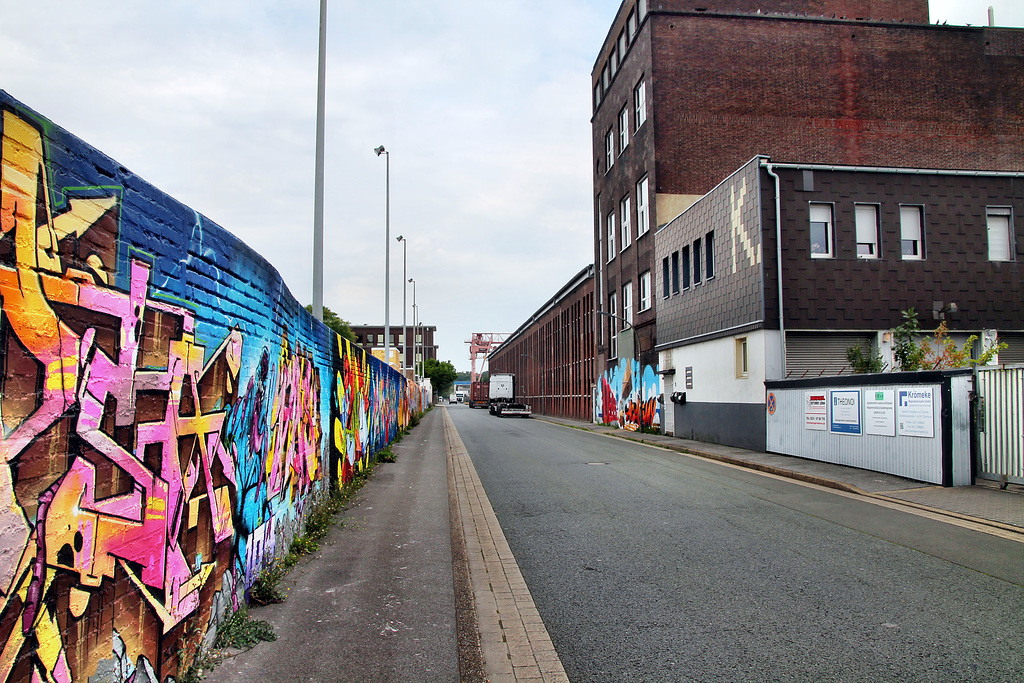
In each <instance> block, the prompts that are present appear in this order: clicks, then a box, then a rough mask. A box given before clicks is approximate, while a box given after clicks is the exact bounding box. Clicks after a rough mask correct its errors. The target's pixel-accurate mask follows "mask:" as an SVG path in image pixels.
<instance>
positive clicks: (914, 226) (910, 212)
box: [900, 206, 924, 261]
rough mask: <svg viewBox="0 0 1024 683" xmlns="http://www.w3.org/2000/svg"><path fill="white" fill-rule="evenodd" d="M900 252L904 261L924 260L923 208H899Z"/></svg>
mask: <svg viewBox="0 0 1024 683" xmlns="http://www.w3.org/2000/svg"><path fill="white" fill-rule="evenodd" d="M900 252H901V253H902V254H903V260H904V261H920V260H921V259H923V258H924V207H923V206H901V207H900Z"/></svg>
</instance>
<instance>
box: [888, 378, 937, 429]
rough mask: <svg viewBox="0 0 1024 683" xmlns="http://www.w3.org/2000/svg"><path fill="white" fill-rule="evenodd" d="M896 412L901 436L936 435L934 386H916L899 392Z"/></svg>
mask: <svg viewBox="0 0 1024 683" xmlns="http://www.w3.org/2000/svg"><path fill="white" fill-rule="evenodd" d="M896 414H897V418H898V422H899V432H900V436H922V437H925V438H929V439H930V438H933V437H934V436H935V404H934V395H933V387H914V388H912V389H900V390H899V391H898V392H897V402H896Z"/></svg>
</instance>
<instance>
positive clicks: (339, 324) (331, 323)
mask: <svg viewBox="0 0 1024 683" xmlns="http://www.w3.org/2000/svg"><path fill="white" fill-rule="evenodd" d="M306 310H307V311H309V312H310V313H312V312H313V305H312V304H310V305H309V306H306ZM324 325H327V327H329V328H331V329H332V330H334V331H335V332H337V333H338V334H340V335H341V337H342V339H348V340H349V341H350V342H354V341H355V340H356V335H355V333H354V332H353V331H352V327H351V326H350V325H349V323H348V321H346V320H342V319H341V318H340V317H339V316H338V314H337V313H335V312H334V311H332V310H331V309H329V308H327V307H326V306H324Z"/></svg>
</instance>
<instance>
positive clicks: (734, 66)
mask: <svg viewBox="0 0 1024 683" xmlns="http://www.w3.org/2000/svg"><path fill="white" fill-rule="evenodd" d="M997 19H998V17H997ZM928 21H929V18H928V3H927V0H699V1H698V0H659V1H658V2H653V1H649V0H626V1H625V2H623V3H622V5H621V7H620V9H619V11H618V13H617V15H616V17H615V20H614V21H613V22H612V25H611V27H610V28H609V31H608V34H607V36H606V37H605V39H604V42H603V45H602V46H601V49H600V52H599V53H598V56H597V60H596V61H595V64H594V69H593V72H592V94H593V103H592V104H593V116H592V119H591V126H592V136H593V152H594V159H595V164H594V240H593V241H594V263H595V266H596V268H597V272H596V280H595V285H596V286H595V297H594V298H595V305H596V309H597V311H598V312H600V313H603V314H607V315H600V316H599V317H598V318H597V319H596V321H595V322H596V323H597V328H596V335H595V342H596V346H597V358H596V363H597V368H596V369H597V373H598V374H599V375H600V374H601V373H603V372H605V371H606V370H609V369H610V368H612V367H614V366H615V365H616V363H617V362H618V359H619V357H620V356H621V354H620V353H619V350H618V349H617V348H616V344H615V343H613V340H614V339H615V338H616V333H617V332H618V331H619V330H621V329H622V328H623V327H625V326H626V325H632V326H633V328H634V329H635V341H636V348H635V349H634V354H635V357H636V358H637V359H639V361H640V365H641V366H642V367H643V366H656V365H657V363H658V352H657V351H656V348H657V347H659V346H661V345H662V344H663V343H664V342H665V341H667V340H666V339H665V338H664V335H663V334H662V333H661V332H660V331H659V327H660V324H659V323H658V322H657V321H658V318H659V316H658V308H659V305H660V304H659V301H660V297H658V296H655V295H654V294H653V292H652V289H653V288H654V284H653V283H654V281H655V280H656V270H657V268H658V266H659V265H660V264H659V263H658V261H657V259H656V256H655V252H654V241H655V240H654V237H653V235H654V232H655V230H656V229H657V227H658V226H659V225H662V224H665V223H668V222H669V221H671V220H672V219H674V218H675V217H676V216H678V215H679V214H680V213H681V212H683V211H684V210H686V209H687V208H688V207H690V206H691V205H692V204H693V203H694V202H695V201H697V200H698V199H699V198H700V197H702V196H704V195H705V194H706V193H708V192H710V191H711V190H712V189H713V188H714V187H715V186H716V185H717V184H718V183H719V182H721V180H722V178H725V177H726V176H728V175H730V174H731V173H732V172H733V171H734V170H735V169H736V168H738V167H739V166H741V165H742V164H744V163H745V162H746V161H748V160H749V159H751V158H752V157H754V156H755V155H768V156H770V157H771V158H772V159H776V160H779V161H801V162H805V163H814V164H840V165H851V166H853V165H856V166H880V167H891V166H899V167H913V168H958V169H970V170H1006V171H1024V107H1022V106H1021V102H1024V79H1022V78H1021V74H1022V73H1024V31H1022V30H1019V29H1005V28H989V27H961V26H934V25H929V24H928Z"/></svg>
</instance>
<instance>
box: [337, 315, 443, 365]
mask: <svg viewBox="0 0 1024 683" xmlns="http://www.w3.org/2000/svg"><path fill="white" fill-rule="evenodd" d="M350 327H351V328H352V333H353V334H354V335H355V336H356V343H357V344H359V345H360V346H362V347H363V348H365V349H367V350H370V351H372V350H374V349H380V350H381V353H382V354H383V351H384V326H383V325H350ZM406 330H407V332H408V335H409V339H408V350H407V352H406V356H405V367H406V368H412V367H413V359H414V358H415V361H416V362H417V363H419V362H421V361H423V360H424V359H433V360H437V345H436V344H435V343H434V333H435V332H436V331H437V327H435V326H433V325H430V326H426V325H420V326H419V332H418V333H417V332H416V328H414V327H413V326H412V325H408V326H406ZM405 342H406V340H405V337H404V336H403V334H402V326H401V325H398V326H397V327H396V326H395V325H391V344H390V346H391V349H392V354H394V353H395V352H396V350H397V353H398V354H399V358H401V353H402V350H403V349H405V348H406V345H405ZM413 344H416V345H417V346H418V347H419V348H420V351H419V352H418V353H416V352H414V351H413ZM414 354H415V355H414Z"/></svg>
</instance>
